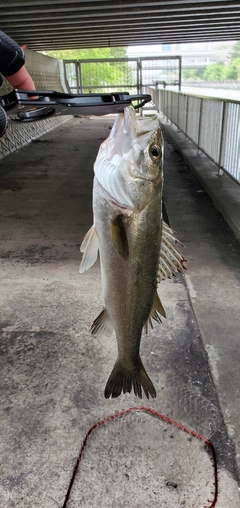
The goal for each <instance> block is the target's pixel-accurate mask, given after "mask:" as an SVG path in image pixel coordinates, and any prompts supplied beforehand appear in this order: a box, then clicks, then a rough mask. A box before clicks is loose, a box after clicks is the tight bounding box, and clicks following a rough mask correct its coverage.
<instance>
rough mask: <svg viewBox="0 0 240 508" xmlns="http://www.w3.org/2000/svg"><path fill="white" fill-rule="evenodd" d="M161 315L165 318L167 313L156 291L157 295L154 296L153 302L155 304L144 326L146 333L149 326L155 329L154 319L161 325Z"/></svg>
mask: <svg viewBox="0 0 240 508" xmlns="http://www.w3.org/2000/svg"><path fill="white" fill-rule="evenodd" d="M160 315H161V316H163V317H166V312H165V310H164V307H163V305H162V302H161V300H160V298H159V296H158V293H157V291H156V293H155V296H154V300H153V304H152V308H151V310H150V312H149V316H148V319H147V321H146V323H145V325H144V331H145V333H148V325H150V326H151V328H153V324H152V319H154V320H155V321H157V322H158V323H161V322H162V320H161V318H160Z"/></svg>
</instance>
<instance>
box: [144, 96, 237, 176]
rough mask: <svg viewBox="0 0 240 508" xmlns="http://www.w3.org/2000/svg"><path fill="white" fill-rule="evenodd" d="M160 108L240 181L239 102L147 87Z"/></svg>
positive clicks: (221, 172) (219, 171) (197, 144)
mask: <svg viewBox="0 0 240 508" xmlns="http://www.w3.org/2000/svg"><path fill="white" fill-rule="evenodd" d="M145 92H146V93H150V94H151V95H152V100H153V103H154V104H155V106H156V108H157V110H158V111H160V112H161V113H163V115H164V116H165V117H166V118H167V119H168V120H170V122H171V123H173V124H174V125H176V127H177V128H178V129H179V130H180V131H181V132H183V133H184V134H185V136H186V137H187V138H188V139H190V140H191V141H192V142H193V143H194V145H195V146H196V147H197V148H198V151H201V152H203V153H204V154H205V155H207V157H209V159H211V160H212V161H213V162H214V163H215V164H216V165H217V167H218V173H219V175H221V174H223V172H226V173H227V174H228V175H229V176H230V177H231V178H233V180H235V181H236V182H237V183H238V184H239V185H240V102H239V101H230V100H227V99H219V98H216V99H215V98H212V97H211V98H210V97H201V96H195V95H191V94H186V93H178V92H175V91H170V90H163V89H159V88H158V87H157V86H155V87H151V88H146V89H145Z"/></svg>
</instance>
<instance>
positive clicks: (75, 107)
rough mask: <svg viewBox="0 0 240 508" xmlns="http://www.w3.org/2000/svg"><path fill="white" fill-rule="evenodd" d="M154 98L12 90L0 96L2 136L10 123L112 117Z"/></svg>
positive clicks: (116, 93)
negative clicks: (79, 116)
mask: <svg viewBox="0 0 240 508" xmlns="http://www.w3.org/2000/svg"><path fill="white" fill-rule="evenodd" d="M151 99H152V98H151V95H148V94H139V95H129V93H128V92H115V93H104V94H95V93H91V94H68V93H61V92H54V91H52V90H31V91H29V90H13V91H12V92H10V93H9V94H7V95H3V96H1V97H0V107H1V108H2V109H0V136H2V135H3V134H4V133H5V131H6V127H7V121H8V120H9V121H10V122H13V123H26V122H34V121H38V120H44V119H46V118H50V117H54V116H62V115H83V116H85V115H86V116H89V115H96V116H101V115H109V114H115V113H121V112H123V110H124V108H125V107H127V106H129V105H130V104H132V103H135V102H136V103H137V104H135V105H134V104H133V106H134V107H135V108H137V109H138V108H141V107H142V106H144V104H146V103H147V102H150V101H151Z"/></svg>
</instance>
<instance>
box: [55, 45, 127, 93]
mask: <svg viewBox="0 0 240 508" xmlns="http://www.w3.org/2000/svg"><path fill="white" fill-rule="evenodd" d="M47 55H48V56H52V57H55V58H59V59H62V60H83V62H82V63H81V78H82V85H83V87H84V92H85V93H89V92H94V91H95V87H97V89H96V90H97V91H101V92H106V91H107V88H106V87H110V88H111V86H119V87H120V88H121V87H123V86H124V85H125V89H126V88H128V87H129V86H131V85H133V84H134V78H133V73H132V68H131V66H130V64H129V63H128V62H127V61H126V62H124V61H123V62H121V61H120V62H111V61H107V60H108V59H110V58H116V59H117V58H126V57H127V56H126V55H127V51H126V48H124V47H123V48H112V47H111V48H91V49H73V50H60V51H49V52H48V53H47ZM99 58H102V59H105V60H106V61H105V62H88V61H86V62H84V60H90V59H99ZM69 73H70V74H68V78H69V82H70V85H71V86H74V87H75V84H76V77H75V71H74V70H73V69H71V67H70V68H69ZM135 81H136V80H135ZM101 87H102V88H101Z"/></svg>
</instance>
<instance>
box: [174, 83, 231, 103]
mask: <svg viewBox="0 0 240 508" xmlns="http://www.w3.org/2000/svg"><path fill="white" fill-rule="evenodd" d="M181 91H182V92H186V93H191V94H194V95H201V96H207V97H219V98H220V99H229V100H233V101H240V90H232V89H226V88H225V89H224V88H207V87H206V88H203V87H197V86H182V89H181Z"/></svg>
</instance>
